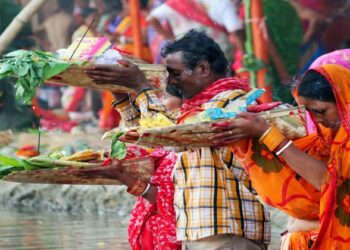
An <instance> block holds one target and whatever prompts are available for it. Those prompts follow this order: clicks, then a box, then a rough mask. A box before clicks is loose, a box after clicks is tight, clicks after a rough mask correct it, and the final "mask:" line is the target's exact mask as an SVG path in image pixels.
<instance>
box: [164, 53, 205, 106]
mask: <svg viewBox="0 0 350 250" xmlns="http://www.w3.org/2000/svg"><path fill="white" fill-rule="evenodd" d="M182 57H183V55H182V52H175V53H172V54H169V55H167V56H166V57H165V64H166V66H167V71H168V73H169V78H168V84H169V85H173V86H175V87H176V88H178V89H179V90H180V93H181V94H182V96H183V97H184V99H188V98H191V97H193V96H194V95H196V94H198V93H199V92H200V91H201V90H202V89H203V84H202V83H201V75H200V72H199V69H198V68H197V66H196V67H195V68H194V69H193V70H191V69H188V68H187V67H186V65H185V64H183V63H182V61H183V60H182Z"/></svg>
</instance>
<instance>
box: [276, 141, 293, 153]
mask: <svg viewBox="0 0 350 250" xmlns="http://www.w3.org/2000/svg"><path fill="white" fill-rule="evenodd" d="M292 143H293V142H292V141H288V142H287V143H286V145H284V146H283V147H282V148H281V149H280V150H278V151H277V152H276V155H277V156H278V155H280V154H282V153H283V152H284V151H285V150H286V149H287V148H288V147H289V146H290V145H292Z"/></svg>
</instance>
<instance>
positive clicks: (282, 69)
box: [2, 0, 350, 130]
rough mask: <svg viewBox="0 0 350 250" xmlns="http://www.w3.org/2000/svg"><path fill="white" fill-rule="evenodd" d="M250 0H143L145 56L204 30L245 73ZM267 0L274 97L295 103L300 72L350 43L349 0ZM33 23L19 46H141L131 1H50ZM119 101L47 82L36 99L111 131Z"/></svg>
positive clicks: (154, 56) (152, 57) (265, 26)
mask: <svg viewBox="0 0 350 250" xmlns="http://www.w3.org/2000/svg"><path fill="white" fill-rule="evenodd" d="M6 2H7V3H10V2H12V4H14V3H16V4H18V5H22V6H25V5H26V4H27V3H28V2H29V1H28V0H17V1H15V0H12V1H11V0H6V1H5V2H4V3H3V4H6ZM243 2H244V1H240V0H167V1H165V0H140V8H141V28H142V45H143V47H142V59H143V60H144V61H146V62H149V63H162V56H161V48H162V46H163V45H164V44H165V43H166V42H167V41H171V40H174V39H176V38H179V37H181V36H182V35H183V34H185V33H186V32H187V31H189V30H190V29H197V30H200V31H205V32H206V33H207V34H208V35H209V36H211V37H212V38H214V40H215V41H216V42H217V43H218V44H219V45H220V47H221V49H222V50H223V51H224V53H225V55H226V57H227V59H228V60H229V62H230V64H231V68H232V73H233V74H235V73H236V74H241V75H242V76H243V77H244V73H242V72H241V69H242V68H244V67H246V65H245V64H244V53H245V42H247V39H248V37H247V35H245V33H246V32H245V26H246V24H247V23H253V22H256V20H253V19H251V18H250V17H246V14H247V13H245V9H244V6H243ZM262 4H263V10H264V15H265V19H264V20H263V22H261V25H260V26H261V29H262V30H263V31H264V34H265V35H266V36H267V37H268V39H269V42H270V43H271V44H273V46H269V53H270V56H271V64H270V65H269V67H268V70H269V75H270V79H269V80H270V81H271V83H272V87H273V89H272V90H273V97H274V99H276V100H282V101H284V102H292V98H291V95H290V86H289V85H290V84H289V83H290V82H291V79H292V78H293V76H295V75H301V74H302V73H303V72H304V71H305V69H307V68H308V66H309V65H310V63H311V62H312V61H313V60H314V59H315V58H317V57H318V56H320V55H322V54H324V53H326V52H328V51H332V50H335V49H339V48H344V47H348V46H349V41H350V9H349V6H350V3H349V1H348V0H318V1H317V0H288V1H281V0H262ZM3 18H4V17H3ZM12 18H13V17H12ZM3 23H6V22H3ZM30 26H31V27H30V28H31V32H32V33H31V35H30V36H29V37H30V38H32V39H33V41H35V43H34V44H32V45H28V44H26V45H22V46H17V48H18V47H22V48H23V47H25V48H29V49H41V50H45V51H52V52H55V51H57V50H58V49H61V48H67V47H68V46H69V45H70V44H71V43H72V42H73V41H75V40H76V39H78V38H80V37H82V36H83V35H85V36H86V37H97V36H107V37H109V39H110V41H111V42H112V43H114V44H116V45H117V46H118V47H119V48H121V49H124V50H127V51H130V52H133V50H134V48H133V27H132V22H131V16H130V6H129V1H128V0H74V1H71V0H50V1H47V2H46V3H45V4H44V6H43V7H42V8H41V10H40V12H39V13H37V14H36V15H35V16H34V17H33V19H32V21H31V24H30ZM4 28H5V27H2V29H4ZM339 31H340V32H339ZM85 33H86V34H85ZM270 47H272V49H270ZM286 82H287V83H286ZM112 99H113V97H112V96H111V94H109V93H108V92H100V91H95V90H88V89H82V88H73V87H68V88H67V87H64V88H62V87H56V86H49V85H48V86H45V87H42V88H41V89H39V90H38V94H37V100H36V102H35V104H36V105H37V106H36V107H37V111H38V110H40V111H41V112H37V115H39V116H44V117H45V116H46V117H51V118H52V117H55V118H57V119H58V120H60V121H66V120H69V121H73V123H71V126H75V125H76V124H79V123H84V122H85V123H89V124H90V123H95V124H98V125H99V127H100V128H102V129H109V128H112V127H114V126H116V125H117V124H118V122H119V120H120V116H118V114H116V113H113V114H111V112H115V111H114V110H113V109H111V108H110V101H111V100H112ZM72 102H73V103H72ZM52 110H56V111H57V110H58V111H57V112H56V111H55V112H52ZM46 111H47V112H46ZM71 126H70V125H69V126H68V128H67V130H69V129H70V128H71Z"/></svg>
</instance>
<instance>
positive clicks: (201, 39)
mask: <svg viewBox="0 0 350 250" xmlns="http://www.w3.org/2000/svg"><path fill="white" fill-rule="evenodd" d="M176 52H182V53H183V63H184V64H185V65H186V67H188V68H189V69H191V70H192V69H194V68H195V67H196V66H197V63H198V62H199V61H201V60H204V61H207V62H208V63H209V64H210V67H211V69H212V71H213V72H214V73H215V74H218V75H223V76H226V75H227V73H228V61H227V59H226V58H225V55H224V52H223V51H222V50H221V49H220V46H219V45H218V44H217V43H216V42H215V41H214V40H213V39H211V38H210V37H208V36H207V35H206V34H205V32H199V31H196V30H190V31H189V32H187V33H186V34H185V36H183V37H182V38H180V39H179V40H176V41H174V42H170V43H168V44H167V45H166V46H165V48H163V50H162V56H163V57H165V56H167V55H168V54H173V53H176Z"/></svg>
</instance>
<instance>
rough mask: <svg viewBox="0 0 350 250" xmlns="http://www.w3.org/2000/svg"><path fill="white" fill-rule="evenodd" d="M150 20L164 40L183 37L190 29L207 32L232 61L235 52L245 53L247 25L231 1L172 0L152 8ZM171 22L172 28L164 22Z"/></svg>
mask: <svg viewBox="0 0 350 250" xmlns="http://www.w3.org/2000/svg"><path fill="white" fill-rule="evenodd" d="M147 21H148V22H149V24H150V25H152V26H153V28H154V29H155V30H156V31H157V32H158V33H159V34H161V35H162V36H163V37H164V39H168V40H174V39H175V38H180V37H181V36H183V35H184V34H185V33H186V32H187V31H189V30H191V29H197V30H200V31H206V32H207V33H208V35H209V36H210V37H211V38H213V39H214V40H215V41H216V42H217V43H218V44H219V45H220V47H221V49H222V50H223V51H224V53H225V56H226V58H228V59H229V62H230V63H232V62H233V59H234V51H235V52H237V53H238V54H241V55H242V54H243V51H244V32H243V29H244V26H243V22H242V20H241V19H240V18H239V16H238V13H237V9H236V6H235V5H234V3H233V2H232V1H231V0H196V1H191V0H168V1H166V2H165V3H163V4H161V5H160V6H159V7H157V8H155V9H154V10H152V11H151V12H150V14H149V16H148V18H147ZM162 21H167V22H168V23H169V24H170V27H171V31H168V30H166V29H165V28H164V26H162V25H161V22H162Z"/></svg>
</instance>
